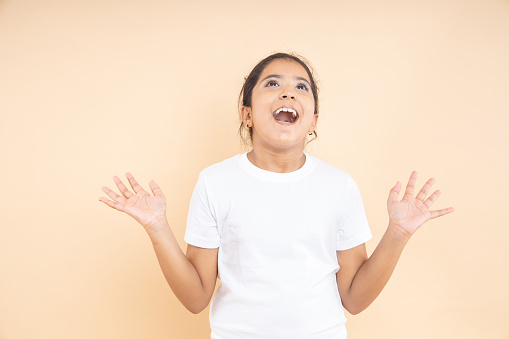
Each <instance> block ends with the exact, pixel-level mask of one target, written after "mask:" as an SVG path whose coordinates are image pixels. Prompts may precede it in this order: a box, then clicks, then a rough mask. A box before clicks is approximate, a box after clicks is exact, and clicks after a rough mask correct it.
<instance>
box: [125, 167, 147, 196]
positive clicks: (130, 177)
mask: <svg viewBox="0 0 509 339" xmlns="http://www.w3.org/2000/svg"><path fill="white" fill-rule="evenodd" d="M125 176H126V177H127V180H129V183H130V184H131V187H132V188H133V190H134V193H136V194H138V192H142V191H144V189H143V187H141V186H140V184H138V182H137V181H136V179H134V177H133V175H132V174H131V173H129V172H127V173H126V174H125Z"/></svg>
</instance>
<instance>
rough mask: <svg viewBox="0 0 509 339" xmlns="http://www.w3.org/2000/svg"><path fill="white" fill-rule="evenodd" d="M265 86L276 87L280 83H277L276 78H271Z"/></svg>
mask: <svg viewBox="0 0 509 339" xmlns="http://www.w3.org/2000/svg"><path fill="white" fill-rule="evenodd" d="M265 86H267V87H274V86H278V83H277V81H276V80H269V81H268V82H267V85H265Z"/></svg>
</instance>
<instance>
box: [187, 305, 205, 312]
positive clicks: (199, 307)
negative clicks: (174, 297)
mask: <svg viewBox="0 0 509 339" xmlns="http://www.w3.org/2000/svg"><path fill="white" fill-rule="evenodd" d="M206 307H207V306H205V307H203V306H202V305H193V306H186V308H187V310H188V311H189V312H191V313H192V314H199V313H201V312H202V311H203V310H204V309H205V308H206Z"/></svg>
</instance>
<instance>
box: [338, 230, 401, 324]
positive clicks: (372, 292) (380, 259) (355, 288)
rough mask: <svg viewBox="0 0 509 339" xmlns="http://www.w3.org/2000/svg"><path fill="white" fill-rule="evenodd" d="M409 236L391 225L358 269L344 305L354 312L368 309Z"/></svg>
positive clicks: (385, 282) (385, 281)
mask: <svg viewBox="0 0 509 339" xmlns="http://www.w3.org/2000/svg"><path fill="white" fill-rule="evenodd" d="M408 240H409V237H408V236H407V235H404V234H401V233H400V232H398V231H396V230H395V229H394V228H393V227H391V225H389V227H388V228H387V231H386V232H385V234H384V235H383V237H382V239H381V240H380V243H379V244H378V246H377V247H376V249H375V251H374V252H373V254H372V255H371V256H370V257H369V259H368V260H366V261H365V262H364V263H363V264H362V266H361V267H360V268H359V270H358V271H357V273H356V275H355V277H354V278H353V280H352V284H351V285H350V288H349V290H348V293H347V294H346V295H345V296H342V299H343V305H345V308H346V309H347V310H348V311H349V312H350V313H352V314H357V313H360V312H362V311H363V310H364V309H366V308H367V307H368V306H369V305H370V304H371V303H372V302H373V301H374V300H375V299H376V297H377V296H378V295H379V294H380V292H382V290H383V288H384V287H385V285H386V284H387V282H388V281H389V279H390V277H391V275H392V273H393V272H394V269H395V267H396V264H397V263H398V260H399V258H400V256H401V253H402V252H403V248H404V247H405V245H406V243H407V242H408Z"/></svg>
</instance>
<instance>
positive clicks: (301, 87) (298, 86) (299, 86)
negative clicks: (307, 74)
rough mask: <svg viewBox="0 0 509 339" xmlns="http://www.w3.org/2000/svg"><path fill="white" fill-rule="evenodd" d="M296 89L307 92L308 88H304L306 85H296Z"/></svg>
mask: <svg viewBox="0 0 509 339" xmlns="http://www.w3.org/2000/svg"><path fill="white" fill-rule="evenodd" d="M297 88H298V89H303V90H305V91H307V90H308V86H306V84H304V83H302V84H298V85H297Z"/></svg>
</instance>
